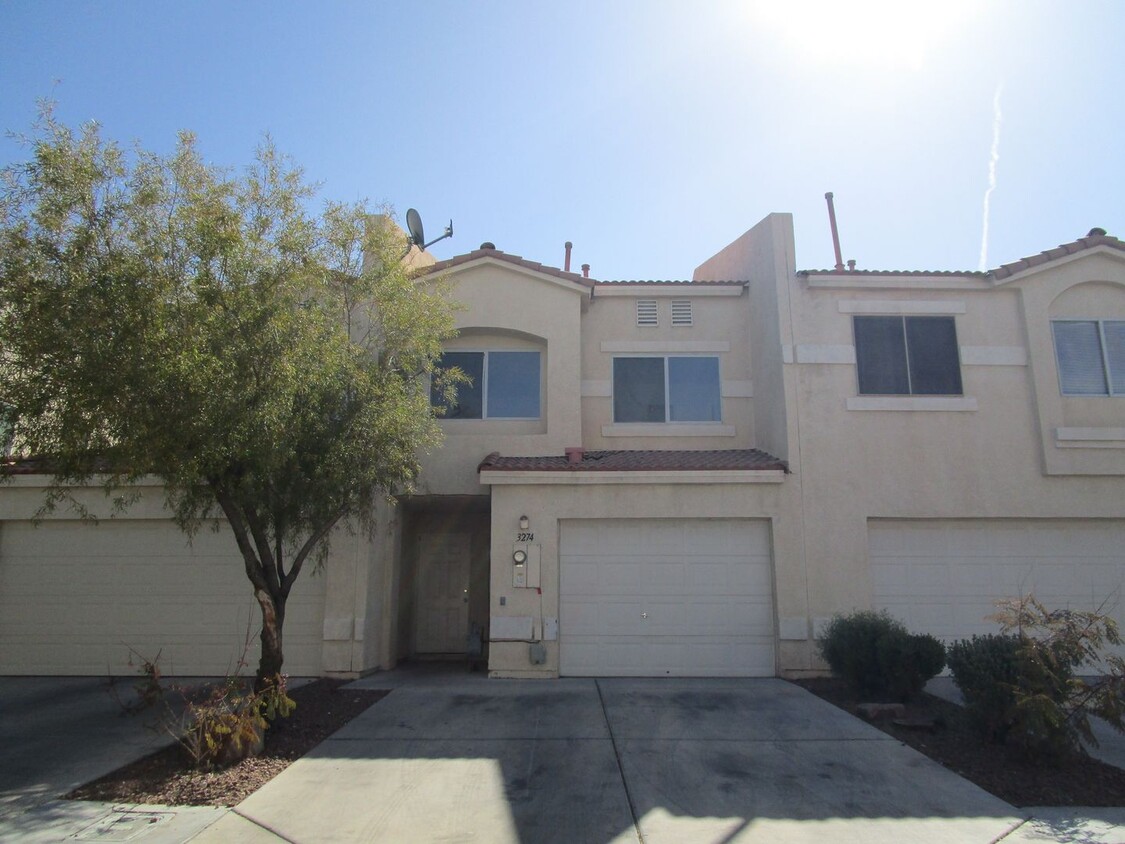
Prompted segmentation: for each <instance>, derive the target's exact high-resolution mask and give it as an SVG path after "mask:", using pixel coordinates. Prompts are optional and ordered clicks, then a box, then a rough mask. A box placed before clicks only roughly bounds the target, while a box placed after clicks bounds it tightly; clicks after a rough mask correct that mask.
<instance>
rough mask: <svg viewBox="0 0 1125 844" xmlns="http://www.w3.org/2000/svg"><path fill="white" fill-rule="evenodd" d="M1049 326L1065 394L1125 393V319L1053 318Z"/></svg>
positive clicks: (1060, 386)
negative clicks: (1052, 333) (1052, 335)
mask: <svg viewBox="0 0 1125 844" xmlns="http://www.w3.org/2000/svg"><path fill="white" fill-rule="evenodd" d="M1051 329H1052V331H1053V332H1054V335H1055V356H1056V358H1057V359H1058V363H1059V388H1060V389H1061V390H1062V394H1063V395H1064V396H1123V395H1125V320H1108V319H1056V320H1052V321H1051Z"/></svg>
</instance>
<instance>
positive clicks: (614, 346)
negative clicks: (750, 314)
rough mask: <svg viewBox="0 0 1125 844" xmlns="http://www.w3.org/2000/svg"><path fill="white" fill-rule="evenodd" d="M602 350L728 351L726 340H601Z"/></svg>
mask: <svg viewBox="0 0 1125 844" xmlns="http://www.w3.org/2000/svg"><path fill="white" fill-rule="evenodd" d="M601 350H602V351H603V352H641V353H645V352H648V353H659V352H729V351H730V343H728V342H727V341H726V340H603V341H602V345H601Z"/></svg>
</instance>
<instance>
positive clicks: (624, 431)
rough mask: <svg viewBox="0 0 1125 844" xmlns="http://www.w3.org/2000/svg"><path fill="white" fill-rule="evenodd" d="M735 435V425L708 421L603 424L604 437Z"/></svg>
mask: <svg viewBox="0 0 1125 844" xmlns="http://www.w3.org/2000/svg"><path fill="white" fill-rule="evenodd" d="M734 435H735V427H734V425H714V424H708V423H704V424H701V425H691V424H685V423H682V422H671V423H664V422H653V423H645V422H639V423H637V422H631V423H627V424H619V425H602V436H603V437H733V436H734Z"/></svg>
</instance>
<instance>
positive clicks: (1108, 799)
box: [794, 677, 1125, 807]
mask: <svg viewBox="0 0 1125 844" xmlns="http://www.w3.org/2000/svg"><path fill="white" fill-rule="evenodd" d="M794 682H796V683H797V684H798V685H800V686H803V687H804V688H806V689H808V690H809V691H810V692H812V693H813V694H814V695H816V696H817V697H820V698H823V699H824V700H826V701H828V702H829V703H832V704H835V705H836V706H838V707H840V709H843V710H845V711H846V712H850V713H851V714H853V715H858V710H857V706H858V705H859V704H860V702H861V701H859V700H857V699H856V698H855V696H854V695H852V694H851V693H850V692H849V690H848V688H847V687H846V686H845V684H844V683H843V682H842V681H840V680H838V679H836V678H834V677H817V678H810V679H801V680H796V681H794ZM905 714H906V718H909V719H921V720H932V721H933V722H934V724H935V727H934V729H933V730H932V731H930V730H925V729H916V728H906V727H900V726H896V725H895V724H894V723H893V722H892V721H891V720H890V719H886V720H878V721H874V722H872V724H873V725H874V726H875V727H878V728H879V729H880V730H882V731H883V732H885V733H887V734H889V735H892V736H894V737H895V738H896V739H898V740H899V741H901V742H903V743H904V744H907V745H909V746H910V747H913V748H914V749H915V750H917V751H919V752H921V753H924V754H925V755H926V756H928V757H930V758H931V759H933V760H934V761H935V762H937V763H939V764H941V765H944V766H945V767H946V768H949V769H950V770H952V771H955V772H956V773H958V774H960V775H961V776H963V777H965V779H967V780H970V781H971V782H973V783H976V784H977V785H979V786H980V787H981V788H983V789H984V790H985V791H988V792H990V793H991V794H995V795H996V796H997V797H999V798H1000V799H1002V800H1006V801H1007V802H1009V803H1011V804H1012V805H1014V806H1021V807H1022V806H1125V771H1123V770H1121V769H1120V768H1116V767H1114V766H1112V765H1106V764H1105V763H1103V762H1099V761H1097V760H1096V759H1092V758H1078V759H1075V760H1073V761H1071V762H1068V763H1066V764H1060V765H1058V766H1051V765H1043V764H1032V763H1029V762H1027V761H1025V760H1023V759H1021V758H1019V757H1017V756H1015V755H1013V754H1011V753H1009V752H1008V751H1007V750H1006V749H1005V748H1003V747H1001V746H998V745H995V744H988V743H987V742H985V741H984V740H983V739H981V737H980V735H979V734H978V733H977V732H976V731H975V730H974V729H973V727H972V725H971V724H970V723H969V721H968V718H967V717H966V716H965V712H964V710H963V709H962V708H961V707H960V706H957V705H956V704H953V703H950V702H948V701H945V700H942V699H940V698H936V697H934V696H932V695H922V697H921V699H919V700H918V701H915V702H913V703H910V704H908V705H907V707H906V713H905ZM860 717H862V716H860Z"/></svg>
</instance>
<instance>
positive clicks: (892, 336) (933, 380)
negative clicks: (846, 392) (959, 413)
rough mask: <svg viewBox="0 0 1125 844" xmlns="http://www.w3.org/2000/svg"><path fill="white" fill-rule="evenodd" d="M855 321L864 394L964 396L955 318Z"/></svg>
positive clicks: (859, 368) (876, 318)
mask: <svg viewBox="0 0 1125 844" xmlns="http://www.w3.org/2000/svg"><path fill="white" fill-rule="evenodd" d="M852 319H853V328H854V330H855V358H856V367H857V369H858V370H859V392H860V394H861V395H869V396H959V395H961V363H960V359H959V357H958V354H957V328H956V326H955V325H954V323H953V317H949V316H856V317H853V318H852Z"/></svg>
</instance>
